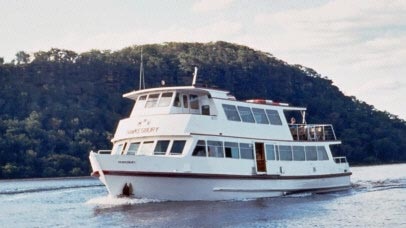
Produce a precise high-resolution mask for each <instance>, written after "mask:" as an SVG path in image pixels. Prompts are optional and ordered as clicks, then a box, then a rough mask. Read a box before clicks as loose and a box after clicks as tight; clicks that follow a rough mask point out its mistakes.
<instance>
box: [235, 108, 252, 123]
mask: <svg viewBox="0 0 406 228" xmlns="http://www.w3.org/2000/svg"><path fill="white" fill-rule="evenodd" d="M237 108H238V112H239V113H240V116H241V119H242V121H243V122H248V123H255V120H254V116H253V115H252V112H251V109H250V108H248V107H243V106H237Z"/></svg>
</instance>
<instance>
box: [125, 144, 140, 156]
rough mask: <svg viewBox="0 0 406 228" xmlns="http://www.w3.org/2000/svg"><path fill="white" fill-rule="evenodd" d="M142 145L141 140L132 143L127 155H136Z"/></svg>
mask: <svg viewBox="0 0 406 228" xmlns="http://www.w3.org/2000/svg"><path fill="white" fill-rule="evenodd" d="M139 147H140V143H139V142H135V143H131V144H130V146H129V147H128V151H127V155H135V154H136V153H137V152H138V148H139Z"/></svg>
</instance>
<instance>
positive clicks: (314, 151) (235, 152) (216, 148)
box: [192, 140, 329, 161]
mask: <svg viewBox="0 0 406 228" xmlns="http://www.w3.org/2000/svg"><path fill="white" fill-rule="evenodd" d="M253 148H254V147H253V144H250V143H236V142H222V141H211V140H207V141H205V140H199V141H198V142H197V144H196V147H195V148H194V150H193V153H192V155H193V156H203V157H220V158H223V157H226V158H236V159H240V158H241V159H254V149H253ZM265 151H266V158H267V160H280V161H317V160H329V158H328V155H327V151H326V148H325V147H324V146H290V145H273V144H266V145H265Z"/></svg>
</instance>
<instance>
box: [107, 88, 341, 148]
mask: <svg viewBox="0 0 406 228" xmlns="http://www.w3.org/2000/svg"><path fill="white" fill-rule="evenodd" d="M123 96H124V97H126V98H129V99H132V100H134V101H135V104H134V108H133V110H132V112H131V115H130V117H129V118H127V119H124V120H121V121H120V124H119V127H118V129H117V132H116V135H115V137H114V139H113V141H116V140H120V139H123V138H131V137H144V136H145V137H147V136H153V135H166V136H169V135H183V136H186V135H191V134H196V135H199V134H200V135H221V136H225V137H242V138H254V139H263V140H282V141H292V140H296V141H335V140H336V138H335V134H334V130H333V128H332V126H331V125H308V124H306V122H305V120H304V117H305V112H306V108H303V107H292V106H289V105H288V104H284V103H276V102H272V101H269V100H259V99H256V100H248V101H237V100H236V98H235V97H234V96H232V95H230V93H229V92H228V91H224V90H218V89H209V88H202V87H195V86H182V87H159V88H152V89H145V90H139V91H133V92H129V93H126V94H124V95H123ZM292 111H294V112H298V113H300V114H301V115H302V117H303V120H302V123H301V124H299V125H296V124H295V123H293V124H292V123H289V122H288V120H287V118H286V115H285V112H292Z"/></svg>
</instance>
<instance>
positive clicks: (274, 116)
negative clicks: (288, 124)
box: [266, 109, 282, 125]
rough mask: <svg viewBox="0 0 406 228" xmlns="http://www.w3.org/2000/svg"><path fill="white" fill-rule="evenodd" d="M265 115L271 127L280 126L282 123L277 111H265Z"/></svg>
mask: <svg viewBox="0 0 406 228" xmlns="http://www.w3.org/2000/svg"><path fill="white" fill-rule="evenodd" d="M266 115H267V116H268V119H269V121H270V122H271V124H272V125H282V121H281V118H280V117H279V113H278V111H276V110H270V109H267V110H266Z"/></svg>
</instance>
